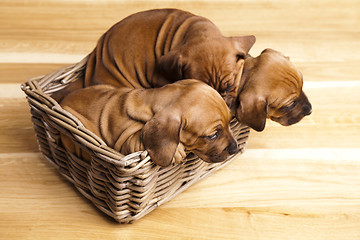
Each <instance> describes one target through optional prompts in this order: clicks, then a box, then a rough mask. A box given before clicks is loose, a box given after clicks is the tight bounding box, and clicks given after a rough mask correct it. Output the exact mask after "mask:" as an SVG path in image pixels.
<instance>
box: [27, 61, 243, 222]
mask: <svg viewBox="0 0 360 240" xmlns="http://www.w3.org/2000/svg"><path fill="white" fill-rule="evenodd" d="M86 62H87V58H84V59H83V60H82V61H81V62H79V63H77V64H74V65H71V66H68V67H65V68H62V69H59V70H58V71H55V72H53V73H51V74H48V75H46V76H41V77H35V78H32V79H30V80H28V81H27V82H26V83H24V84H22V85H21V88H22V90H23V91H24V92H25V93H26V95H27V100H28V103H29V105H30V108H31V115H32V117H31V119H32V122H33V127H34V131H35V134H36V137H37V141H38V144H39V148H40V151H41V152H42V154H43V155H44V156H45V158H46V159H48V160H49V161H50V162H51V163H53V164H54V165H55V166H56V168H57V169H58V170H59V172H60V173H61V174H62V175H63V176H65V178H67V179H68V180H69V181H70V182H72V183H73V184H74V185H75V187H76V188H77V189H78V190H79V191H80V193H82V194H83V195H84V196H85V197H86V198H88V199H89V200H90V201H92V202H93V204H95V206H96V207H98V208H99V209H100V210H101V211H103V212H104V213H106V214H107V215H109V216H111V217H113V218H114V219H115V220H117V221H118V222H119V223H130V222H133V221H135V220H137V219H139V218H141V217H143V216H144V215H146V214H147V213H149V212H150V211H152V210H154V209H155V208H156V207H158V206H160V205H161V204H163V203H165V202H167V201H169V200H170V199H172V198H173V197H175V196H176V195H177V194H179V193H181V192H182V191H184V190H185V189H186V188H188V187H189V186H191V185H192V184H194V183H195V182H197V181H199V180H200V179H202V178H205V177H206V176H209V175H210V174H211V173H213V172H214V171H216V170H217V169H219V168H221V167H222V166H224V165H225V164H227V163H229V162H230V161H231V159H232V158H231V159H229V160H227V161H225V162H222V163H217V164H209V163H206V162H204V161H201V160H200V159H198V158H197V157H196V156H194V155H193V154H189V155H188V157H187V159H186V161H184V163H182V164H179V165H175V166H170V167H166V168H161V167H159V166H157V165H155V164H154V163H153V162H152V161H151V159H150V157H149V155H148V153H147V152H146V151H143V152H135V153H132V154H129V155H127V156H124V155H122V154H120V153H119V152H116V151H115V150H113V149H111V148H109V147H107V146H106V144H105V143H104V142H103V141H102V140H101V139H100V138H99V137H97V136H96V135H94V134H93V133H91V132H90V131H88V130H87V129H85V128H84V126H83V125H82V124H81V122H79V121H78V120H77V119H76V118H74V117H73V116H72V115H71V114H70V113H68V112H67V111H65V110H63V109H62V108H61V107H60V105H59V104H58V103H57V102H56V101H55V100H54V99H52V98H51V97H50V96H49V93H52V92H55V91H58V90H60V89H61V88H64V87H65V86H67V84H69V83H70V82H72V81H75V80H76V79H79V78H82V77H83V73H84V68H85V65H86ZM231 128H232V130H233V132H234V135H235V137H236V138H237V140H238V144H239V148H240V152H239V153H238V154H241V153H242V152H243V151H244V150H245V147H246V141H247V138H248V135H249V128H248V127H246V126H243V125H241V124H239V122H237V121H236V120H235V119H234V120H233V121H232V122H231ZM60 132H61V133H64V134H67V135H68V136H70V138H71V139H72V140H73V141H74V142H75V144H77V145H79V146H80V147H81V148H82V149H83V150H84V151H86V152H88V153H89V154H90V156H91V162H90V164H89V162H87V161H83V160H82V159H80V158H78V157H77V156H75V155H74V154H72V153H70V152H67V151H66V150H65V149H64V148H63V147H62V145H61V143H60V135H59V134H60Z"/></svg>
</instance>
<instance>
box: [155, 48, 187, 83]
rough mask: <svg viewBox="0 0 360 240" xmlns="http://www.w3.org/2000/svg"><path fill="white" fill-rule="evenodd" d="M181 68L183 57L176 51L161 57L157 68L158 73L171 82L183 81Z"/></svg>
mask: <svg viewBox="0 0 360 240" xmlns="http://www.w3.org/2000/svg"><path fill="white" fill-rule="evenodd" d="M182 68H183V56H182V55H181V53H180V51H178V50H176V49H174V50H171V51H170V52H168V53H166V54H165V55H164V56H161V57H160V59H159V62H158V66H157V70H158V72H159V73H160V74H161V75H162V76H164V77H165V78H167V79H168V80H170V81H171V82H175V81H177V80H180V79H183V72H182Z"/></svg>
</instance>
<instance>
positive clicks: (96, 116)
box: [61, 80, 238, 167]
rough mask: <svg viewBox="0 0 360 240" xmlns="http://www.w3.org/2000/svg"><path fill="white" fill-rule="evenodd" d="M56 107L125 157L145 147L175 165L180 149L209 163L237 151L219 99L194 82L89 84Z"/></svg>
mask: <svg viewBox="0 0 360 240" xmlns="http://www.w3.org/2000/svg"><path fill="white" fill-rule="evenodd" d="M61 106H62V107H63V108H64V109H65V110H67V111H69V112H70V113H71V114H73V115H74V116H75V117H77V118H78V119H79V120H80V121H81V122H82V123H83V124H84V126H85V127H86V128H87V129H88V130H90V131H91V132H93V133H94V134H96V135H97V136H99V137H100V138H102V139H103V140H104V141H105V143H106V144H107V145H108V146H109V147H112V148H113V149H115V150H117V151H119V152H120V153H122V154H124V155H126V154H129V153H132V152H136V151H142V150H147V151H148V153H149V155H150V157H151V159H152V160H153V161H154V162H155V163H156V164H157V165H160V166H163V167H166V166H169V165H170V164H171V163H172V162H173V163H180V162H181V161H182V160H183V159H184V158H185V155H186V154H185V150H188V151H191V152H193V153H195V154H197V155H198V156H199V157H200V158H201V159H202V160H204V161H206V162H210V163H215V162H221V161H224V160H226V159H227V158H228V157H229V156H230V155H231V154H234V153H236V152H237V151H238V146H237V142H236V140H235V139H234V136H233V134H232V131H231V130H230V126H229V124H230V120H231V114H230V111H229V109H228V107H227V106H226V104H225V102H224V100H223V99H222V98H221V96H220V95H219V93H218V92H216V91H215V90H214V89H213V88H211V87H210V86H208V85H207V84H205V83H202V82H200V81H197V80H182V81H178V82H176V83H173V84H168V85H166V86H164V87H161V88H153V89H130V88H120V89H119V88H115V87H113V86H109V85H97V86H91V87H88V88H83V89H80V90H77V91H75V92H73V93H71V94H69V95H68V96H66V97H65V98H64V100H63V101H62V102H61ZM61 139H62V142H63V144H64V146H65V148H66V149H68V150H69V151H70V152H73V153H74V152H77V150H76V149H75V147H74V145H73V143H72V142H71V141H70V139H69V138H68V137H66V136H64V135H62V137H61Z"/></svg>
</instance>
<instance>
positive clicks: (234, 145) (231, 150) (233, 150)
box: [227, 142, 239, 155]
mask: <svg viewBox="0 0 360 240" xmlns="http://www.w3.org/2000/svg"><path fill="white" fill-rule="evenodd" d="M238 150H239V149H238V145H237V143H236V142H232V143H230V145H229V146H227V151H228V153H229V154H230V155H232V154H235V153H237V152H238Z"/></svg>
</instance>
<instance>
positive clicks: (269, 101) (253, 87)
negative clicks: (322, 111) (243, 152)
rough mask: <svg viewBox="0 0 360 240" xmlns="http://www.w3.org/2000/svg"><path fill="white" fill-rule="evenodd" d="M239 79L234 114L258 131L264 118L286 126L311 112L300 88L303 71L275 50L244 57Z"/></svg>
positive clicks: (261, 128)
mask: <svg viewBox="0 0 360 240" xmlns="http://www.w3.org/2000/svg"><path fill="white" fill-rule="evenodd" d="M242 81H244V86H243V89H242V90H241V91H240V93H239V95H238V107H237V110H236V117H237V119H238V120H239V121H240V122H242V123H244V124H246V125H248V126H250V127H251V128H253V129H255V130H257V131H262V130H263V129H264V128H265V123H266V118H270V119H272V120H273V121H276V122H279V123H280V124H282V125H284V126H289V125H292V124H295V123H297V122H299V121H300V120H301V119H302V118H303V117H305V116H307V115H310V114H311V112H312V107H311V104H310V102H309V100H308V98H307V97H306V95H305V93H304V92H303V91H302V86H303V78H302V74H301V73H300V72H299V71H297V70H296V69H295V67H294V65H293V64H292V63H291V62H290V60H289V58H288V57H285V56H284V55H283V54H281V53H279V52H277V51H275V50H272V49H265V50H264V51H263V52H262V53H261V54H260V56H258V57H257V58H251V57H249V58H248V59H246V61H245V67H244V73H243V79H242Z"/></svg>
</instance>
